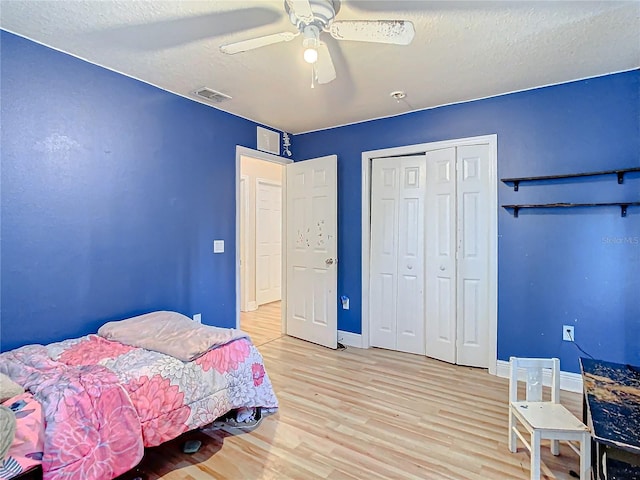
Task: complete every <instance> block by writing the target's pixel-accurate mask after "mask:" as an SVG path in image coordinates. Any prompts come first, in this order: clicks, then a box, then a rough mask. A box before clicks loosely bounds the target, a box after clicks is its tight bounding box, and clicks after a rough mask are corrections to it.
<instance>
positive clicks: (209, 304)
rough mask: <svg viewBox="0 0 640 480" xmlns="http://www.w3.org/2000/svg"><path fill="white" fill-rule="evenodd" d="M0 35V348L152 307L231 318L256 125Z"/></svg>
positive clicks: (91, 327) (208, 318) (206, 318)
mask: <svg viewBox="0 0 640 480" xmlns="http://www.w3.org/2000/svg"><path fill="white" fill-rule="evenodd" d="M0 40H1V48H2V50H1V56H2V59H1V62H2V63H1V68H2V84H1V90H0V94H1V98H2V110H1V121H2V157H1V159H2V170H1V172H2V193H1V201H2V203H1V206H2V210H1V215H2V240H1V241H2V243H1V249H2V250H1V253H2V256H1V274H2V285H1V295H2V304H1V315H2V317H1V332H0V333H1V348H2V350H7V349H11V348H14V347H17V346H19V345H22V344H25V343H34V342H41V343H45V342H50V341H54V340H60V339H63V338H71V337H74V336H79V335H82V334H86V333H89V332H95V331H96V329H97V328H98V327H99V326H100V325H101V324H102V323H103V322H104V321H107V320H114V319H119V318H124V317H127V316H131V315H135V314H140V313H144V312H148V311H150V310H156V309H171V310H177V311H180V312H182V313H185V314H186V315H192V314H193V313H198V312H200V313H202V318H203V322H204V323H209V324H215V325H220V326H235V298H236V297H235V281H234V278H235V277H234V276H235V214H234V212H235V184H234V178H235V147H236V144H240V145H245V146H248V147H253V148H255V142H256V124H255V123H252V122H249V121H246V120H243V119H241V118H238V117H235V116H232V115H229V114H226V113H223V112H221V111H219V110H215V109H213V108H209V107H206V106H204V105H201V104H198V103H196V102H193V101H190V100H187V99H184V98H182V97H179V96H176V95H173V94H170V93H167V92H165V91H162V90H159V89H157V88H154V87H151V86H149V85H147V84H144V83H141V82H138V81H136V80H132V79H130V78H127V77H124V76H122V75H119V74H116V73H113V72H110V71H108V70H105V69H103V68H100V67H97V66H94V65H91V64H89V63H86V62H84V61H81V60H78V59H75V58H73V57H71V56H68V55H65V54H61V53H59V52H55V51H53V50H50V49H48V48H45V47H43V46H40V45H37V44H35V43H33V42H30V41H28V40H25V39H22V38H20V37H17V36H14V35H12V34H9V33H6V32H2V33H1V37H0ZM214 239H224V240H225V241H226V242H225V243H226V245H225V246H226V253H224V254H216V255H214V254H213V253H212V246H213V240H214Z"/></svg>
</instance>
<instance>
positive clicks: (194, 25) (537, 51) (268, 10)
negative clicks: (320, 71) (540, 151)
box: [0, 0, 640, 133]
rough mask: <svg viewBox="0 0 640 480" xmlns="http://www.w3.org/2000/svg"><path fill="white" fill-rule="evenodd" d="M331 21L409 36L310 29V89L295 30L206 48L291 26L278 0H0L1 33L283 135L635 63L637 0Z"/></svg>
mask: <svg viewBox="0 0 640 480" xmlns="http://www.w3.org/2000/svg"><path fill="white" fill-rule="evenodd" d="M337 19H338V20H360V19H366V20H369V19H406V20H411V21H413V22H414V24H415V27H416V36H415V39H414V41H413V43H412V44H411V45H409V46H395V45H383V44H374V43H362V42H348V41H340V42H339V41H336V40H334V39H332V38H331V37H330V36H329V35H328V34H323V40H325V41H326V42H327V44H328V45H329V49H330V51H331V54H332V56H333V60H334V63H335V66H336V71H337V79H336V80H334V81H333V82H331V83H328V84H326V85H317V86H316V87H315V88H314V89H311V88H310V84H311V71H310V67H309V66H308V65H307V64H306V63H304V61H303V60H302V40H301V39H300V37H298V38H296V39H294V40H293V41H291V42H288V43H281V44H276V45H270V46H267V47H263V48H260V49H257V50H253V51H249V52H245V53H240V54H237V55H233V56H228V55H225V54H222V53H220V51H219V50H218V47H219V46H220V45H221V44H223V43H229V42H234V41H239V40H244V39H247V38H252V37H256V36H260V35H267V34H271V33H277V32H282V31H292V32H294V31H295V28H294V27H293V25H291V23H290V22H289V20H288V18H287V17H286V15H285V13H284V1H283V0H262V1H251V2H248V1H239V0H235V1H187V0H183V1H131V0H128V1H127V0H116V1H104V0H103V1H95V0H84V1H83V0H74V1H65V0H55V1H9V0H2V1H1V2H0V26H1V27H2V28H3V29H5V30H7V31H10V32H13V33H16V34H18V35H21V36H24V37H27V38H30V39H32V40H35V41H37V42H40V43H42V44H45V45H48V46H51V47H53V48H55V49H58V50H61V51H64V52H67V53H70V54H72V55H75V56H77V57H80V58H83V59H86V60H88V61H90V62H92V63H95V64H98V65H101V66H104V67H106V68H109V69H112V70H115V71H118V72H121V73H123V74H126V75H129V76H131V77H134V78H137V79H140V80H143V81H145V82H148V83H150V84H153V85H157V86H158V87H161V88H163V89H166V90H168V91H170V92H174V93H177V94H179V95H184V96H187V97H189V98H194V97H193V95H191V94H190V92H192V91H193V90H194V89H196V88H198V87H202V86H207V87H210V88H212V89H214V90H218V91H220V92H222V93H225V94H227V95H230V96H231V97H233V99H232V100H230V101H228V102H226V103H224V104H221V105H220V106H219V108H221V109H222V110H225V111H228V112H231V113H234V114H237V115H240V116H242V117H245V118H249V119H252V120H255V121H257V122H261V123H264V124H266V125H270V126H272V127H275V128H278V129H281V130H285V131H288V132H291V133H300V132H305V131H310V130H317V129H322V128H326V127H332V126H336V125H343V124H346V123H352V122H358V121H362V120H368V119H372V118H377V117H381V116H387V115H395V114H398V113H403V112H407V111H410V110H418V109H423V108H428V107H434V106H437V105H443V104H447V103H452V102H460V101H465V100H471V99H477V98H482V97H487V96H492V95H498V94H501V93H506V92H512V91H517V90H523V89H529V88H534V87H537V86H542V85H549V84H554V83H561V82H566V81H570V80H576V79H580V78H586V77H592V76H598V75H603V74H607V73H612V72H619V71H624V70H630V69H634V68H638V67H640V2H638V1H593V2H586V1H538V2H529V1H498V2H496V1H492V2H487V1H464V2H458V1H420V0H413V1H381V0H378V1H347V0H343V1H342V5H341V8H340V11H339V13H338V15H337ZM394 90H403V91H405V92H406V94H407V97H406V103H405V102H400V103H398V102H396V101H395V100H393V99H392V98H391V97H390V96H389V94H390V92H392V91H394ZM202 103H206V102H205V101H202Z"/></svg>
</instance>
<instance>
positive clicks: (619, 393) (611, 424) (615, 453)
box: [580, 358, 640, 480]
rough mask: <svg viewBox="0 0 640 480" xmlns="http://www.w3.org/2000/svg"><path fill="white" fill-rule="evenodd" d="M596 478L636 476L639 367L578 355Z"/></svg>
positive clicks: (639, 464) (639, 477)
mask: <svg viewBox="0 0 640 480" xmlns="http://www.w3.org/2000/svg"><path fill="white" fill-rule="evenodd" d="M580 369H581V370H582V381H583V388H584V403H583V416H584V422H585V423H586V424H587V425H589V427H590V428H591V435H592V438H593V441H594V444H593V445H592V446H593V447H594V448H592V452H593V472H594V476H595V477H596V478H597V479H606V480H640V368H636V367H631V366H629V365H624V364H619V363H612V362H605V361H602V360H593V359H589V358H581V359H580Z"/></svg>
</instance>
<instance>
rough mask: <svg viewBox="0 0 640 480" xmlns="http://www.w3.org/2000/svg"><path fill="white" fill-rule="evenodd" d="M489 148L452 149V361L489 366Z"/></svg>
mask: <svg viewBox="0 0 640 480" xmlns="http://www.w3.org/2000/svg"><path fill="white" fill-rule="evenodd" d="M489 160H490V149H489V145H469V146H462V147H458V149H457V170H458V171H457V180H458V181H457V199H458V216H457V217H458V232H459V233H458V262H457V263H458V268H457V277H458V282H457V290H458V301H457V307H458V308H457V311H458V315H457V329H456V330H457V331H456V339H457V357H458V358H457V361H456V363H458V364H459V365H470V366H474V367H484V368H487V367H488V366H489V328H488V325H489V285H488V280H489V229H488V228H487V227H486V225H488V223H489V206H490V193H489V192H490V191H491V178H490V176H489V172H490V168H489Z"/></svg>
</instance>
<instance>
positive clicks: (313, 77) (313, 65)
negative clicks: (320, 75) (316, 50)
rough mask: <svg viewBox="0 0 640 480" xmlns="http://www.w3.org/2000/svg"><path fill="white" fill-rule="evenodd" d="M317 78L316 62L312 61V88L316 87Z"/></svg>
mask: <svg viewBox="0 0 640 480" xmlns="http://www.w3.org/2000/svg"><path fill="white" fill-rule="evenodd" d="M315 80H316V64H315V63H312V64H311V88H316V84H315Z"/></svg>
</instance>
